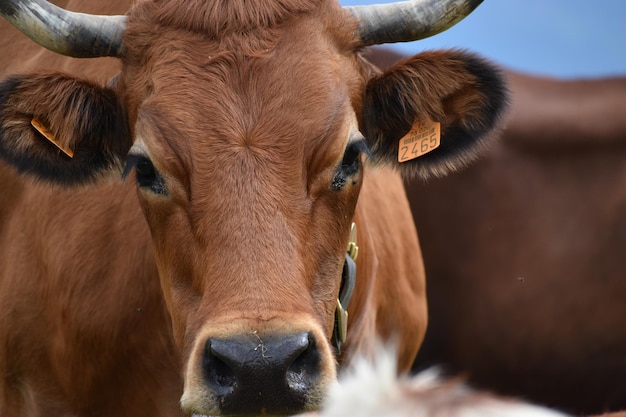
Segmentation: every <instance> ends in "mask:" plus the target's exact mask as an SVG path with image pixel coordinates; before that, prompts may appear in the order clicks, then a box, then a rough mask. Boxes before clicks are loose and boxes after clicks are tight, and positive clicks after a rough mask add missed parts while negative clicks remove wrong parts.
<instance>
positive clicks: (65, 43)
mask: <svg viewBox="0 0 626 417" xmlns="http://www.w3.org/2000/svg"><path fill="white" fill-rule="evenodd" d="M0 15H2V16H4V18H5V19H7V20H8V21H9V22H10V23H11V24H12V25H13V26H15V27H16V28H18V29H19V30H20V31H21V32H22V33H24V34H25V35H26V36H28V37H29V38H31V39H32V40H34V41H35V42H37V43H38V44H39V45H41V46H43V47H44V48H46V49H49V50H51V51H54V52H57V53H59V54H62V55H67V56H72V57H75V58H95V57H101V56H116V57H121V56H122V54H123V52H124V51H123V47H122V35H123V33H124V29H125V28H126V16H98V15H89V14H84V13H76V12H70V11H67V10H64V9H61V8H59V7H57V6H55V5H53V4H51V3H48V2H47V1H44V0H0Z"/></svg>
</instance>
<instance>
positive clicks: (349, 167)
mask: <svg viewBox="0 0 626 417" xmlns="http://www.w3.org/2000/svg"><path fill="white" fill-rule="evenodd" d="M361 154H365V155H367V156H368V157H369V158H372V154H371V152H370V150H369V148H368V147H367V144H366V143H365V141H364V140H357V141H354V142H351V143H350V144H348V147H347V148H346V150H345V152H344V155H343V159H342V160H341V164H340V165H339V167H337V171H336V173H335V176H334V177H333V181H332V183H331V185H330V188H331V189H332V190H334V191H340V190H341V189H342V188H343V187H344V186H345V185H346V183H347V182H348V179H349V178H350V177H352V176H354V175H355V174H356V173H358V172H359V170H360V168H361V160H360V155H361ZM353 184H356V182H353Z"/></svg>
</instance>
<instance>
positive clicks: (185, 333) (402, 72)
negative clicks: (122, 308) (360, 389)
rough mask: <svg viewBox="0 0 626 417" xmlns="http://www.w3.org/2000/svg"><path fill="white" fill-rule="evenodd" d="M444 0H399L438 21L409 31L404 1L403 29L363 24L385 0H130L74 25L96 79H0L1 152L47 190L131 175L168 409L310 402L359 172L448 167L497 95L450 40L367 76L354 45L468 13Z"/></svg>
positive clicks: (494, 75) (323, 359) (472, 144)
mask: <svg viewBox="0 0 626 417" xmlns="http://www.w3.org/2000/svg"><path fill="white" fill-rule="evenodd" d="M433 3H437V2H433ZM447 3H448V5H447V6H445V8H444V10H442V11H439V10H435V9H434V8H433V7H434V6H432V5H419V7H417V6H415V5H414V6H415V8H416V10H418V11H426V12H428V13H426V15H437V14H441V15H442V16H444V17H445V19H443V20H442V19H439V20H438V21H436V22H435V21H427V22H423V23H422V24H421V26H420V25H419V24H416V21H419V20H420V19H422V18H423V15H422V14H419V13H418V14H415V13H414V12H411V13H410V15H411V16H413V20H412V21H410V22H404V23H402V24H400V23H398V22H393V21H392V20H389V19H386V20H383V21H382V22H378V23H377V22H376V20H377V19H378V18H379V17H380V16H381V15H385V14H388V13H390V14H392V15H394V14H396V13H398V14H400V15H402V16H406V15H407V11H406V10H397V8H398V7H400V8H403V7H406V5H404V4H402V5H392V6H393V7H392V10H391V11H387V10H386V9H383V10H382V11H381V10H378V9H376V8H375V9H361V8H354V9H342V8H341V7H340V6H339V5H338V4H336V3H334V2H332V1H326V0H324V1H313V0H310V1H307V0H299V1H296V0H292V1H287V0H285V1H278V2H276V3H275V4H269V3H268V4H263V5H259V6H258V7H256V6H255V7H248V6H247V5H246V4H244V3H241V4H240V2H238V1H216V2H215V3H214V4H212V5H210V6H209V5H208V4H207V2H204V1H194V0H190V1H184V2H182V1H180V2H179V1H171V2H165V1H161V2H156V1H155V2H149V1H144V2H140V3H138V5H136V6H135V7H134V8H133V9H131V11H130V12H129V14H128V17H127V20H126V19H124V18H104V20H102V21H99V20H97V19H98V18H95V19H96V23H94V22H93V21H91V20H90V21H89V23H88V24H87V23H85V25H87V26H88V27H89V28H92V29H89V31H91V32H95V31H96V29H93V28H94V27H95V28H98V29H97V30H100V28H102V27H105V28H109V27H110V26H111V25H112V27H113V29H110V28H109V29H106V32H107V33H106V35H102V36H97V37H96V38H97V39H98V40H99V41H101V40H102V39H105V40H106V41H107V44H106V45H105V46H104V47H98V48H96V47H94V48H95V49H98V50H97V51H96V52H95V54H96V55H107V54H111V53H112V54H115V55H118V56H119V57H120V58H121V59H122V63H123V67H122V71H121V73H120V74H119V76H118V77H116V79H115V80H112V81H111V82H110V83H109V85H108V86H99V85H96V84H93V83H90V82H88V81H83V80H78V79H76V78H73V77H70V76H68V75H64V74H59V73H35V74H28V75H21V76H13V77H11V78H8V79H7V80H5V81H4V82H3V83H2V84H1V85H0V155H1V156H2V158H3V159H5V160H6V161H8V162H9V163H11V164H13V165H14V166H16V167H17V168H18V169H19V170H21V171H25V172H29V173H32V174H34V175H36V176H38V177H40V178H44V179H47V180H50V181H54V182H60V183H64V184H67V185H71V184H80V185H85V186H87V185H88V183H89V182H90V181H93V180H96V179H98V178H101V177H103V176H108V175H111V173H115V172H117V173H118V174H119V173H120V172H121V171H122V170H123V171H124V173H125V174H127V176H128V177H131V178H133V179H134V180H135V181H136V184H137V193H138V198H139V201H140V204H141V206H142V208H143V212H144V214H145V218H146V220H147V223H148V225H149V227H150V230H151V233H152V237H153V241H154V248H155V254H156V259H157V264H158V270H159V277H160V281H161V286H162V290H163V294H164V298H165V300H166V304H167V306H168V309H169V312H170V314H171V318H172V325H173V330H174V334H175V337H176V341H177V343H178V345H179V347H180V349H181V353H182V356H183V362H184V364H185V365H184V369H183V374H184V383H185V387H184V394H183V397H182V401H181V402H182V406H183V408H184V409H185V410H187V411H188V412H191V413H199V414H251V413H270V414H282V413H293V412H298V411H301V410H306V409H312V408H315V407H317V406H318V404H319V402H320V399H321V398H322V395H323V392H324V390H325V387H327V386H328V384H329V383H330V382H331V381H333V380H334V378H335V374H336V371H335V367H336V361H335V355H334V352H333V348H332V346H331V343H330V338H331V334H332V331H333V324H334V314H335V307H336V299H337V294H338V292H339V286H340V277H341V275H342V268H343V264H344V255H345V251H346V243H347V241H348V234H349V230H350V224H351V222H352V217H353V214H354V212H355V207H356V204H357V199H358V196H359V190H360V187H361V184H362V181H363V180H364V175H365V173H364V171H365V170H367V169H370V168H369V167H370V166H372V165H375V164H385V165H389V166H393V167H396V168H397V169H398V170H400V171H402V172H405V173H407V174H418V175H421V176H424V177H426V176H428V175H431V174H436V175H438V174H443V173H445V172H448V171H450V170H454V169H456V168H457V167H459V166H460V165H462V164H464V163H465V162H467V161H469V160H471V159H472V157H473V156H474V155H475V153H476V150H477V149H479V148H480V147H481V145H482V143H483V142H484V141H485V138H486V137H487V136H488V133H489V131H490V130H491V129H492V128H493V126H494V123H495V122H496V120H497V118H498V116H499V114H500V113H501V110H502V108H503V105H504V102H505V95H504V91H503V86H502V81H501V79H500V76H499V74H498V72H497V71H496V70H495V69H493V68H492V67H491V66H490V65H488V64H487V63H485V62H484V61H482V60H481V59H479V58H477V57H475V56H473V55H471V54H468V53H465V52H461V51H447V52H430V53H425V54H421V55H417V56H416V57H413V58H411V59H409V60H407V61H405V62H402V63H400V64H399V65H397V66H395V67H393V68H391V69H389V70H388V71H387V72H385V73H379V72H378V71H377V70H376V69H375V68H373V67H372V66H371V65H369V64H368V63H367V62H366V61H365V60H364V59H363V58H362V57H361V54H360V51H361V49H362V48H363V47H364V46H366V45H369V44H373V43H381V42H385V41H393V40H406V39H405V37H406V36H409V37H410V38H411V39H415V38H419V37H423V36H425V35H429V34H432V32H433V31H440V30H442V29H443V28H444V27H447V26H449V25H451V24H452V23H454V22H455V21H456V20H459V19H460V16H461V15H462V14H467V13H469V11H470V10H471V9H473V8H474V7H475V6H476V4H470V5H466V4H464V2H459V1H449V2H447ZM457 3H459V4H460V5H459V4H457ZM461 3H462V4H461ZM465 3H471V2H465ZM44 6H45V7H51V6H50V5H46V4H45V3H44V4H43V5H41V8H42V9H43V8H44ZM3 8H4V10H3ZM394 8H395V9H394ZM429 8H431V9H432V10H426V9H429ZM422 9H424V10H422ZM0 10H1V11H3V13H4V15H5V16H6V17H7V18H9V19H10V20H12V21H17V22H20V24H21V25H22V26H24V27H26V29H28V28H29V27H30V26H31V25H32V24H34V23H21V22H23V21H24V20H28V19H27V17H25V14H27V12H26V11H25V10H27V9H26V8H25V6H23V5H20V4H19V2H18V4H16V5H13V6H5V5H4V3H3V6H2V7H0ZM57 12H59V11H56V10H55V11H54V13H57ZM59 13H63V14H62V16H63V20H65V21H70V20H71V19H73V18H74V15H67V14H65V12H59ZM37 16H38V18H40V16H41V14H38V15H37ZM81 19H82V17H81ZM44 20H45V19H44ZM53 20H54V19H53ZM57 20H58V19H57ZM36 23H37V22H36ZM37 24H38V23H37ZM78 24H80V25H82V24H83V23H82V21H81V23H78ZM120 25H121V26H120ZM66 26H67V25H65V26H63V27H64V28H65V27H66ZM371 26H373V27H371ZM414 26H417V27H418V29H415V28H414ZM402 27H405V30H401V32H402V34H395V35H394V34H393V33H391V32H393V30H395V29H397V28H402ZM420 27H421V29H419V28H420ZM83 31H84V29H83ZM390 31H391V32H390ZM33 32H34V33H36V34H37V33H40V32H41V31H39V30H35V31H33ZM57 32H58V31H57ZM413 32H415V33H413ZM122 33H123V35H122ZM407 34H408V35H407ZM94 36H95V35H94ZM79 38H80V39H79V40H80V41H81V42H87V41H85V39H88V36H85V34H84V33H83V34H82V35H81V36H80V37H79ZM39 41H41V42H42V43H46V42H48V41H47V40H46V39H44V40H39ZM55 42H56V41H55ZM55 42H52V44H50V43H48V44H47V46H49V47H51V48H53V49H55V50H58V51H60V52H62V53H67V54H70V55H78V56H83V55H85V52H84V51H85V50H87V51H89V50H90V44H89V43H88V42H87V45H76V44H71V45H67V44H65V43H62V44H61V45H60V46H59V45H58V42H57V43H55ZM94 48H92V49H94ZM33 120H35V125H39V127H37V128H35V127H33ZM420 121H436V122H438V123H440V126H441V132H442V133H441V145H440V146H439V147H438V148H437V149H435V150H433V151H432V152H430V153H428V154H426V155H424V156H422V157H420V158H417V159H414V160H410V161H408V162H404V163H402V164H399V163H398V152H399V151H401V149H399V141H400V139H401V138H402V137H403V136H404V135H405V134H407V132H409V131H410V130H411V129H412V126H413V125H414V124H415V123H416V122H420ZM44 136H48V139H45V138H44ZM51 142H56V144H53V143H51ZM61 150H64V151H69V152H68V153H72V154H73V155H72V156H71V157H70V156H69V155H67V154H66V153H64V152H61ZM129 180H130V179H129Z"/></svg>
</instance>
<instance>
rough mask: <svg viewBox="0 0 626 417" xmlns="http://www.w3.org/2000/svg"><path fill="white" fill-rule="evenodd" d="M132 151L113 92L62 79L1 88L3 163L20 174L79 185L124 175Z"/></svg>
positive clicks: (39, 77)
mask: <svg viewBox="0 0 626 417" xmlns="http://www.w3.org/2000/svg"><path fill="white" fill-rule="evenodd" d="M130 146H131V139H130V134H129V129H128V123H127V121H126V116H125V112H124V111H123V108H122V106H121V104H120V101H119V100H118V98H117V96H116V94H115V92H114V91H113V90H112V89H109V88H105V87H101V86H98V85H95V84H92V83H90V82H87V81H82V80H78V79H75V78H73V77H71V76H69V75H65V74H60V73H36V74H28V75H21V76H13V77H9V78H7V79H6V80H4V81H3V82H2V83H0V157H1V158H2V159H4V160H5V161H7V162H8V163H9V164H10V165H12V166H14V167H16V168H17V169H18V171H20V172H27V173H31V174H34V175H35V176H36V177H39V178H43V179H47V180H50V181H54V182H60V183H65V184H79V183H83V182H86V181H89V180H93V179H94V178H96V177H98V176H100V175H102V174H103V173H105V172H107V171H110V170H111V169H112V168H117V169H121V168H120V167H121V162H120V161H121V160H123V158H125V156H126V153H127V152H128V149H129V148H130Z"/></svg>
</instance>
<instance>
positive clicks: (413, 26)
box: [345, 0, 483, 46]
mask: <svg viewBox="0 0 626 417" xmlns="http://www.w3.org/2000/svg"><path fill="white" fill-rule="evenodd" d="M482 1H483V0H410V1H400V2H396V3H389V4H370V5H367V6H351V7H348V6H346V7H345V9H347V10H348V11H350V12H351V13H352V15H353V16H354V17H355V18H356V19H357V20H358V22H359V29H358V36H359V41H360V43H361V45H362V46H370V45H380V44H383V43H390V42H409V41H416V40H418V39H424V38H427V37H429V36H433V35H436V34H437V33H440V32H443V31H444V30H446V29H448V28H450V27H452V26H454V25H455V24H456V23H458V22H459V21H461V20H462V19H463V18H465V17H466V16H467V15H469V14H470V13H471V12H472V11H473V10H474V9H475V8H476V7H478V5H479V4H480V3H482Z"/></svg>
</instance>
